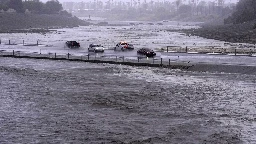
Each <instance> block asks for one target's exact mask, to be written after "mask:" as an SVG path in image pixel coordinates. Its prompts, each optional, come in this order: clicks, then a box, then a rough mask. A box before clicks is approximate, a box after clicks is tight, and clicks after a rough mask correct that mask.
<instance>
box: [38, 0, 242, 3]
mask: <svg viewBox="0 0 256 144" xmlns="http://www.w3.org/2000/svg"><path fill="white" fill-rule="evenodd" d="M41 1H42V2H46V1H48V0H41ZM70 1H73V2H81V1H84V2H86V1H94V0H59V2H70ZM101 1H107V0H101ZM115 1H116V0H115ZM118 1H130V0H118ZM141 1H144V0H141ZM147 1H148V2H149V1H151V0H147ZM153 1H164V0H153ZM165 1H175V0H165ZM204 1H216V0H204ZM237 1H239V0H225V2H226V3H228V2H232V3H235V2H237Z"/></svg>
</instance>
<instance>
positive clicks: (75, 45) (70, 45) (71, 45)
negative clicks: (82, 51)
mask: <svg viewBox="0 0 256 144" xmlns="http://www.w3.org/2000/svg"><path fill="white" fill-rule="evenodd" d="M66 46H67V47H68V48H79V47H80V43H78V42H76V41H67V42H66Z"/></svg>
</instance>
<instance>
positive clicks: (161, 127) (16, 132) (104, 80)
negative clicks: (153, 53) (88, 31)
mask: <svg viewBox="0 0 256 144" xmlns="http://www.w3.org/2000/svg"><path fill="white" fill-rule="evenodd" d="M255 82H256V76H255V75H250V74H236V73H207V72H204V73H202V72H188V71H181V70H170V69H164V68H162V69H161V68H148V67H130V66H122V65H110V64H90V63H83V62H68V61H50V60H33V59H13V58H0V91H1V97H0V143H92V144H94V143H95V144H96V143H162V144H165V143H167V144H169V143H186V144H190V143H191V144H200V143H210V144H217V143H218V144H222V143H223V144H231V143H232V144H240V143H256V136H255V134H256V107H255V102H256V97H255V95H256V84H255Z"/></svg>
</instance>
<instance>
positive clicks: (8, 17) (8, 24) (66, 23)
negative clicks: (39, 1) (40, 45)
mask: <svg viewBox="0 0 256 144" xmlns="http://www.w3.org/2000/svg"><path fill="white" fill-rule="evenodd" d="M0 19H1V21H0V33H23V32H31V33H46V32H49V31H50V30H49V29H55V28H65V27H69V28H72V27H78V26H87V25H90V23H89V22H86V21H83V20H81V19H79V18H77V17H72V16H63V15H59V14H51V15H49V14H21V13H0Z"/></svg>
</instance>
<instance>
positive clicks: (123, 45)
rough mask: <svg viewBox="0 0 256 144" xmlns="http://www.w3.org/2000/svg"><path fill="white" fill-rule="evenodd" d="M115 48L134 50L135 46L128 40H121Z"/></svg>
mask: <svg viewBox="0 0 256 144" xmlns="http://www.w3.org/2000/svg"><path fill="white" fill-rule="evenodd" d="M114 50H122V51H124V50H134V46H133V45H132V44H129V43H127V42H123V41H121V42H119V43H118V44H116V46H115V48H114Z"/></svg>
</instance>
